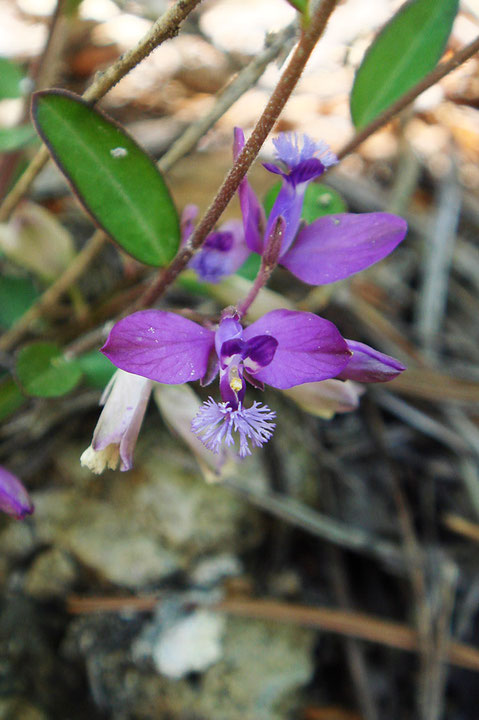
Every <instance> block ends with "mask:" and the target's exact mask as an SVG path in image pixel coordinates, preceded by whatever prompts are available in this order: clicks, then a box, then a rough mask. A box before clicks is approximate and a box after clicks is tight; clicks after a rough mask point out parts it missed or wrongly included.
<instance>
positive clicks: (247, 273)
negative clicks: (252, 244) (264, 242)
mask: <svg viewBox="0 0 479 720" xmlns="http://www.w3.org/2000/svg"><path fill="white" fill-rule="evenodd" d="M260 266H261V255H258V253H255V252H252V253H251V255H248V257H247V259H246V260H245V261H244V263H243V264H242V266H241V267H240V269H239V270H238V271H237V273H236V274H237V275H239V276H240V277H243V278H246V280H254V279H255V277H256V275H257V274H258V271H259V268H260Z"/></svg>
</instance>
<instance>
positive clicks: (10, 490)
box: [0, 466, 34, 520]
mask: <svg viewBox="0 0 479 720" xmlns="http://www.w3.org/2000/svg"><path fill="white" fill-rule="evenodd" d="M33 509H34V508H33V503H32V501H31V500H30V498H29V496H28V493H27V491H26V490H25V488H24V486H23V485H22V483H21V482H20V480H19V479H18V478H17V476H16V475H14V474H13V473H11V472H10V471H9V470H7V469H6V468H4V467H1V466H0V510H1V511H2V512H4V513H7V515H12V516H13V517H15V518H17V519H18V520H23V518H25V517H26V516H27V515H31V514H32V512H33Z"/></svg>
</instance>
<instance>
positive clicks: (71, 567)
mask: <svg viewBox="0 0 479 720" xmlns="http://www.w3.org/2000/svg"><path fill="white" fill-rule="evenodd" d="M76 576H77V572H76V566H75V563H74V562H73V560H72V558H71V557H70V555H68V554H67V553H65V552H63V550H60V549H58V548H52V549H51V550H46V551H45V552H43V553H41V554H40V555H39V556H38V557H37V558H35V561H34V562H33V564H32V566H31V567H30V568H29V570H28V572H27V575H26V578H25V590H26V592H27V593H28V594H29V595H32V596H33V597H36V598H38V599H39V600H46V599H51V598H55V597H58V598H60V597H63V595H65V593H66V592H67V591H68V590H69V589H70V587H71V586H72V585H73V583H74V582H75V579H76Z"/></svg>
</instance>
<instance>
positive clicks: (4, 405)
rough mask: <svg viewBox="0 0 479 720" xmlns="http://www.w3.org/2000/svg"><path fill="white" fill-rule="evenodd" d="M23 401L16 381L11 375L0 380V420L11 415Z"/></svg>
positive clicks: (23, 398) (23, 397)
mask: <svg viewBox="0 0 479 720" xmlns="http://www.w3.org/2000/svg"><path fill="white" fill-rule="evenodd" d="M24 402H25V396H24V395H23V394H22V393H21V391H20V388H19V387H18V385H17V383H16V382H14V381H13V380H12V378H11V377H7V378H2V380H0V421H1V420H5V418H7V417H8V416H9V415H12V414H13V413H14V412H15V410H18V408H19V407H21V406H22V405H23V403H24Z"/></svg>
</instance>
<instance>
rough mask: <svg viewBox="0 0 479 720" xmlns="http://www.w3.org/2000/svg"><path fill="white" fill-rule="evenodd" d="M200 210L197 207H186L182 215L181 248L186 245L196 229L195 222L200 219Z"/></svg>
mask: <svg viewBox="0 0 479 720" xmlns="http://www.w3.org/2000/svg"><path fill="white" fill-rule="evenodd" d="M198 213H199V208H198V207H197V206H196V205H186V207H185V209H184V210H183V212H182V213H181V246H182V247H183V245H185V244H186V242H187V241H188V239H189V238H190V236H191V235H192V234H193V230H194V229H195V220H196V218H197V217H198Z"/></svg>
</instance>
